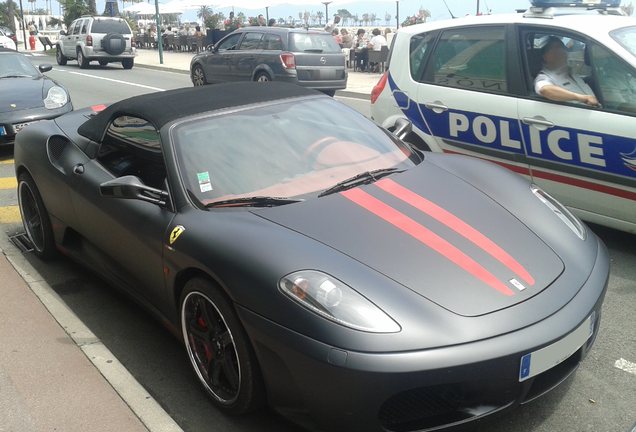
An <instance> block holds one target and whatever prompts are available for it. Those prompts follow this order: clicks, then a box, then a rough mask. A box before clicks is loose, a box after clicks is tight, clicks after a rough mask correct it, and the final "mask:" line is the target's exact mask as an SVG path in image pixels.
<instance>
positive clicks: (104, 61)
mask: <svg viewBox="0 0 636 432" xmlns="http://www.w3.org/2000/svg"><path fill="white" fill-rule="evenodd" d="M99 65H100V66H108V60H100V61H99Z"/></svg>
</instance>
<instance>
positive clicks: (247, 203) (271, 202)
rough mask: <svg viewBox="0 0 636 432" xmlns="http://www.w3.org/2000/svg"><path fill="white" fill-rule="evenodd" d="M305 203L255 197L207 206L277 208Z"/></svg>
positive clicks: (215, 202)
mask: <svg viewBox="0 0 636 432" xmlns="http://www.w3.org/2000/svg"><path fill="white" fill-rule="evenodd" d="M301 201H305V200H303V199H297V198H284V197H268V196H254V197H242V198H231V199H226V200H222V201H214V202H211V203H209V204H206V205H205V207H206V208H211V207H275V206H280V205H285V204H293V203H297V202H301Z"/></svg>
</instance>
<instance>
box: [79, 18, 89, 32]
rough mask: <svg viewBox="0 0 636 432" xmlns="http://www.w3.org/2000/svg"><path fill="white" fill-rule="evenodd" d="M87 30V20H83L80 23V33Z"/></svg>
mask: <svg viewBox="0 0 636 432" xmlns="http://www.w3.org/2000/svg"><path fill="white" fill-rule="evenodd" d="M87 32H88V20H84V22H83V23H82V29H81V31H80V34H86V33H87Z"/></svg>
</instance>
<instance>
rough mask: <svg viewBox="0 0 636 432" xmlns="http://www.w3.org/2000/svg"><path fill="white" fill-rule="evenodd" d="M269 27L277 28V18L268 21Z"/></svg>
mask: <svg viewBox="0 0 636 432" xmlns="http://www.w3.org/2000/svg"><path fill="white" fill-rule="evenodd" d="M267 26H268V27H276V18H270V19H269V21H267Z"/></svg>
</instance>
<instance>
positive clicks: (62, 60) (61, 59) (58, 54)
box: [55, 45, 68, 66]
mask: <svg viewBox="0 0 636 432" xmlns="http://www.w3.org/2000/svg"><path fill="white" fill-rule="evenodd" d="M55 60H57V64H59V65H60V66H64V65H66V62H67V61H68V59H67V58H66V56H65V55H64V54H63V53H62V47H61V46H59V45H57V46H56V47H55Z"/></svg>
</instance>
